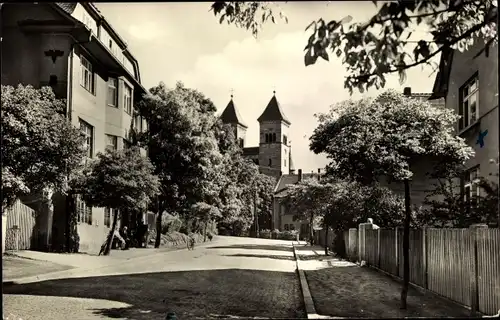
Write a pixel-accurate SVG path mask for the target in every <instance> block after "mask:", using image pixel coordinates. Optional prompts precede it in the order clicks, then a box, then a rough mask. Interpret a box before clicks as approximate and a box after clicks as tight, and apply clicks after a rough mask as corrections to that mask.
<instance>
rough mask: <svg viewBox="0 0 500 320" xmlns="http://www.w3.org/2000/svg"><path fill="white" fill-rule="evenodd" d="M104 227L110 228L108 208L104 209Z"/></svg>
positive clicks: (109, 210)
mask: <svg viewBox="0 0 500 320" xmlns="http://www.w3.org/2000/svg"><path fill="white" fill-rule="evenodd" d="M104 225H105V226H106V227H108V228H109V227H111V209H109V208H104Z"/></svg>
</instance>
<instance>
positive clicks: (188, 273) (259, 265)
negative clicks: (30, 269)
mask: <svg viewBox="0 0 500 320" xmlns="http://www.w3.org/2000/svg"><path fill="white" fill-rule="evenodd" d="M72 272H73V273H72ZM3 301H4V317H5V318H7V317H8V319H9V320H10V319H16V320H18V319H23V320H26V319H54V320H57V319H69V318H73V319H106V318H114V319H138V320H140V319H164V318H165V315H166V313H167V312H175V313H176V314H177V318H178V319H196V318H198V319H207V318H208V319H210V318H226V317H232V318H236V319H237V318H248V317H264V318H266V317H270V318H300V317H303V316H304V313H303V308H302V299H301V294H300V286H299V282H298V278H297V275H296V273H295V262H294V259H293V253H292V246H291V242H290V241H279V240H266V239H250V238H234V237H222V238H220V240H219V241H217V243H214V244H211V245H209V246H207V247H198V248H195V250H193V251H187V250H184V251H177V252H163V253H158V254H156V255H154V256H149V257H142V258H136V259H131V260H128V261H126V262H123V263H121V264H120V265H115V266H108V267H102V268H99V269H95V270H90V271H85V272H80V274H74V271H68V274H67V275H66V276H65V277H64V279H53V280H47V281H42V282H32V283H23V284H17V285H11V286H6V287H4V296H3Z"/></svg>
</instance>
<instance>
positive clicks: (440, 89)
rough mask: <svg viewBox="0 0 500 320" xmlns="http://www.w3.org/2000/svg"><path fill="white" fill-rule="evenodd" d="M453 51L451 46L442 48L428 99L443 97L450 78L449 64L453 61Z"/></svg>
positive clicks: (446, 91)
mask: <svg viewBox="0 0 500 320" xmlns="http://www.w3.org/2000/svg"><path fill="white" fill-rule="evenodd" d="M453 52H454V50H453V49H451V48H445V49H443V52H442V53H441V60H440V61H439V71H438V74H437V75H436V80H435V81H434V86H433V88H432V95H431V97H429V100H434V99H439V98H445V97H446V94H447V93H448V81H449V78H450V72H451V64H452V63H453Z"/></svg>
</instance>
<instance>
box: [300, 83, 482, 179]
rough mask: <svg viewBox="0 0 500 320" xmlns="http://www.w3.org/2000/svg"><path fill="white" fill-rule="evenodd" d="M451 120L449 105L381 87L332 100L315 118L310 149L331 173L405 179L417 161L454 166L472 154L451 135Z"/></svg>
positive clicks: (349, 177) (345, 176)
mask: <svg viewBox="0 0 500 320" xmlns="http://www.w3.org/2000/svg"><path fill="white" fill-rule="evenodd" d="M457 118H458V117H457V116H456V115H455V114H454V113H453V111H451V110H449V109H443V108H436V107H433V106H431V105H430V104H429V103H428V102H426V101H420V100H417V99H411V98H407V97H405V96H403V95H402V94H400V93H397V92H395V91H392V90H391V91H386V92H384V93H383V94H381V95H379V96H378V97H377V98H376V99H362V100H358V101H344V102H342V103H340V104H337V105H336V106H335V107H334V108H333V109H332V110H331V112H330V113H329V114H326V115H323V116H322V117H320V118H319V120H320V124H319V126H318V127H317V128H316V129H315V131H314V133H313V135H312V136H311V138H310V140H311V143H310V148H311V150H312V151H313V152H315V153H325V154H326V155H327V156H328V158H329V159H330V161H331V162H330V164H329V165H328V167H327V171H328V172H329V174H330V175H332V176H335V177H342V178H347V179H350V180H354V181H359V182H362V183H363V184H371V183H373V182H375V181H377V179H378V178H379V177H382V176H387V177H389V178H390V179H394V180H404V179H409V178H411V177H412V174H413V173H412V171H411V168H412V165H413V163H415V162H418V161H422V159H435V160H436V162H438V163H446V164H447V165H448V166H450V167H457V166H459V165H460V164H462V163H464V162H465V161H466V160H467V159H469V158H470V157H471V156H472V155H473V151H472V149H471V148H470V147H468V146H467V145H466V144H465V142H464V141H463V139H461V138H459V137H457V136H455V134H454V125H455V123H456V120H457Z"/></svg>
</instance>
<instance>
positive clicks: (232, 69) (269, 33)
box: [96, 1, 436, 172]
mask: <svg viewBox="0 0 500 320" xmlns="http://www.w3.org/2000/svg"><path fill="white" fill-rule="evenodd" d="M210 5H211V3H210V2H170V3H168V2H163V3H161V2H156V3H155V2H150V3H148V2H140V3H139V2H136V3H117V2H108V3H96V6H97V7H98V8H99V10H100V11H101V12H102V14H103V15H104V16H105V17H106V19H107V20H108V21H109V22H110V24H111V25H112V26H113V28H114V29H115V30H116V31H117V32H118V33H119V34H120V35H121V36H122V38H124V39H125V41H126V42H127V43H128V46H129V49H130V51H131V52H132V54H133V55H134V56H135V57H136V59H137V60H138V62H139V68H140V72H141V80H142V83H143V85H144V86H145V87H146V88H150V87H152V86H155V85H157V84H158V83H159V82H160V81H163V82H164V83H165V84H166V85H167V86H168V87H174V86H175V83H176V82H177V81H182V82H183V83H184V85H185V86H186V87H189V88H193V89H197V90H199V91H200V92H202V93H203V94H205V96H207V97H208V98H210V99H211V100H212V101H213V102H214V103H215V105H216V106H217V109H218V112H219V113H221V112H222V111H223V109H224V108H225V107H226V105H227V103H228V102H229V99H230V95H231V91H233V94H234V103H235V105H236V107H237V108H238V110H239V112H240V114H241V116H242V118H243V121H244V122H245V123H246V124H247V125H248V127H249V128H248V131H247V135H246V142H245V147H252V146H258V139H259V123H258V122H257V118H258V117H259V116H260V115H261V113H262V112H263V111H264V108H265V107H266V106H267V103H268V102H269V100H270V99H271V98H272V95H273V90H276V98H277V99H278V101H279V102H280V104H281V107H282V109H283V112H284V113H285V115H286V116H287V117H288V119H289V120H290V121H291V123H292V124H291V127H290V132H291V133H290V137H289V140H290V141H291V144H292V154H293V162H294V165H295V169H302V170H303V171H304V172H310V171H312V170H314V171H316V170H317V169H318V168H323V167H324V166H325V165H326V164H327V163H328V161H327V159H326V156H325V155H315V154H314V153H312V152H311V151H310V150H309V137H310V136H311V134H312V133H313V131H314V129H315V128H316V126H317V121H316V118H315V117H314V114H316V113H323V112H328V110H329V107H330V106H331V105H332V104H335V103H337V102H340V101H342V100H346V99H349V98H350V96H349V92H348V90H347V89H344V78H345V76H346V71H345V69H344V67H343V66H342V64H341V61H340V60H338V59H336V58H334V55H331V59H330V62H326V61H323V60H321V59H319V60H318V62H317V63H316V64H315V65H312V66H308V67H305V66H304V51H303V49H304V46H305V45H306V43H307V39H308V37H309V35H310V34H309V33H308V32H306V31H305V28H306V27H307V25H309V24H310V23H311V22H312V21H314V20H317V19H319V18H324V19H325V20H327V21H329V20H331V19H341V18H343V17H345V16H347V15H351V16H352V17H353V22H356V21H360V22H362V21H366V20H367V19H368V18H369V17H371V16H372V15H373V14H374V13H375V12H376V7H375V5H373V3H372V2H371V1H366V2H364V1H363V2H361V1H335V2H333V1H323V2H319V1H318V2H315V1H312V2H288V3H285V2H280V3H279V8H278V7H276V10H278V11H279V10H281V11H283V12H284V13H285V14H286V16H287V17H288V23H285V22H284V21H280V20H279V19H278V21H277V24H272V23H271V22H269V23H267V24H265V25H264V26H263V28H262V30H261V31H260V33H259V34H258V36H257V38H255V37H253V35H252V34H251V32H250V31H248V30H245V29H239V28H237V27H235V26H233V25H228V24H226V23H223V24H219V19H218V18H216V17H215V16H214V14H213V12H211V11H209V10H210ZM276 12H277V11H276ZM422 36H423V37H425V36H426V33H425V31H424V30H423V29H417V30H416V32H414V33H413V36H412V38H417V37H422ZM435 75H436V74H435V73H434V71H433V70H432V68H430V67H425V68H421V67H417V68H413V69H411V70H409V71H408V72H407V80H406V82H405V83H404V84H403V85H400V83H399V80H398V76H397V75H393V76H392V75H391V76H389V77H388V78H387V85H386V88H385V89H388V88H394V89H396V90H399V91H403V88H404V87H407V86H409V87H412V92H431V90H432V85H433V83H434V78H435ZM380 92H381V91H377V90H375V88H373V89H369V91H368V92H367V93H365V95H368V96H375V95H377V94H378V93H380ZM360 97H361V95H360V94H355V95H353V97H352V98H360Z"/></svg>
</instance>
